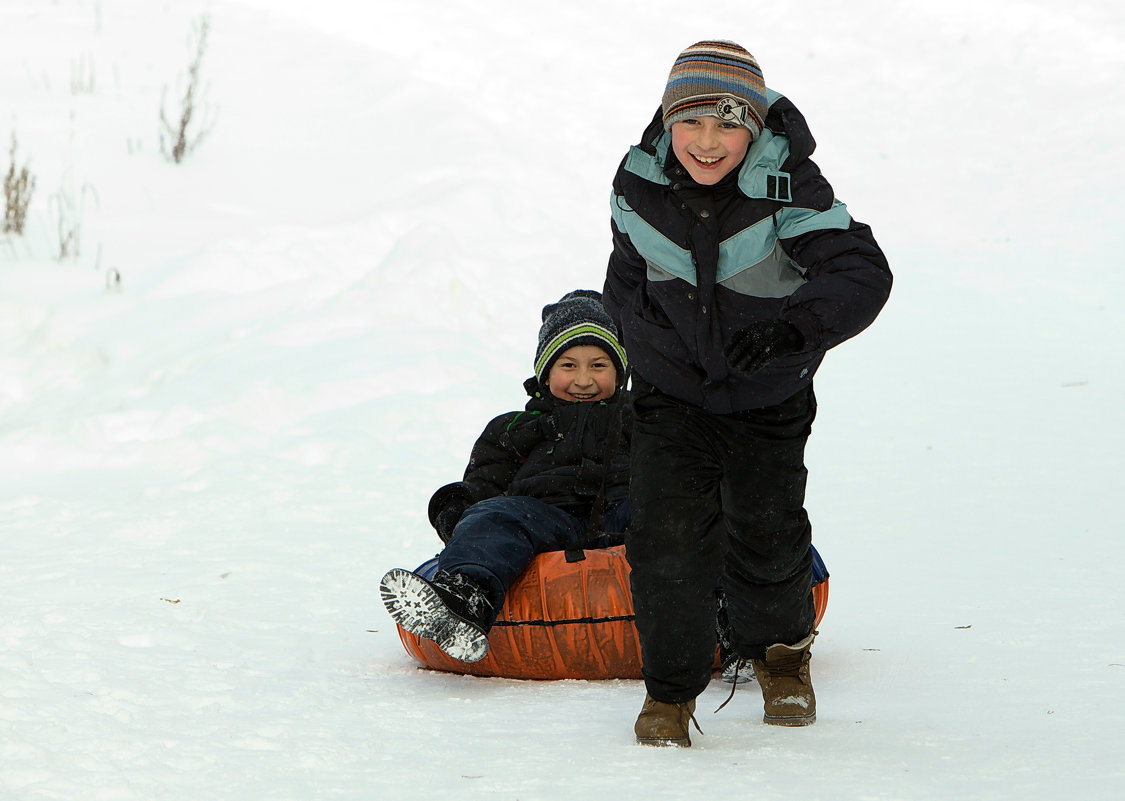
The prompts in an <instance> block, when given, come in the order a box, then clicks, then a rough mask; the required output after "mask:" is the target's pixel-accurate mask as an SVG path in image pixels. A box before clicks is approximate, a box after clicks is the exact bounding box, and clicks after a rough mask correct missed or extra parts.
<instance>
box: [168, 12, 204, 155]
mask: <svg viewBox="0 0 1125 801" xmlns="http://www.w3.org/2000/svg"><path fill="white" fill-rule="evenodd" d="M192 27H193V31H194V36H193V39H194V48H193V50H194V57H193V59H192V62H191V64H190V65H189V66H188V73H187V81H186V83H187V86H186V87H185V88H184V94H183V97H182V98H181V100H180V112H179V115H178V119H177V120H176V121H175V122H172V121H170V120H169V117H168V114H166V113H165V102H166V100H167V98H168V87H167V86H165V87H164V91H163V92H162V93H161V95H160V150H161V152H162V153H164V156H165V157H166V158H167V159H168V160H169V161H172V162H173V163H175V164H179V163H180V162H181V161H183V160H184V157H185V156H187V155H188V154H189V153H191V152H192V151H193V150H195V148H197V147H198V146H199V143H200V142H202V141H203V139H204V137H205V136H206V135H207V134H208V133H210V132H211V128H213V127H214V122H215V121H214V115H213V113H212V110H211V109H210V107H209V106H207V105H206V104H205V103H204V104H203V105H202V106H201V107H200V105H199V104H200V103H201V100H202V98H201V90H200V84H199V66H200V63H201V62H202V61H203V52H204V50H206V47H207V33H208V31H209V30H210V28H211V20H210V18H209V17H208V16H207V15H204V16H202V17H200V18H199V20H197V21H196V23H195V24H194V25H193V26H192ZM181 78H182V76H181ZM197 115H199V119H198V120H197ZM193 123H194V124H193Z"/></svg>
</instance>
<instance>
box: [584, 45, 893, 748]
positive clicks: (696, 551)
mask: <svg viewBox="0 0 1125 801" xmlns="http://www.w3.org/2000/svg"><path fill="white" fill-rule="evenodd" d="M814 147H815V144H814V142H813V138H812V135H811V134H810V133H809V130H808V127H807V126H806V124H805V121H804V118H803V117H802V116H801V114H800V112H799V111H797V109H796V107H794V105H793V104H792V103H791V102H790V101H789V100H788V99H786V98H785V97H782V96H781V95H779V94H777V93H776V92H772V91H770V90H768V89H767V88H766V86H765V83H764V81H763V79H762V72H761V69H760V68H759V66H758V63H757V62H756V61H755V59H754V57H753V56H752V55H751V54H750V53H748V52H747V51H746V50H745V49H744V48H742V47H740V46H739V45H737V44H735V43H733V42H728V41H721V40H715V41H704V42H699V43H697V44H695V45H693V46H692V47H689V48H688V49H687V50H685V51H684V52H683V53H681V54H680V56H679V57H678V58H677V59H676V62H675V64H674V65H673V67H672V71H671V74H670V75H669V78H668V83H667V86H666V90H665V93H664V97H663V102H662V104H661V109H660V110H659V111H658V112H657V114H656V117H655V118H654V119H653V121H652V123H651V124H650V125H649V126H648V128H647V129H646V130H645V133H644V135H643V137H642V139H641V142H640V144H639V145H637V146H635V147H633V148H631V149H630V151H629V153H628V155H627V156H626V157H625V159H624V160H623V161H622V163H621V166H620V168H619V169H618V172H617V175H616V177H615V179H614V184H613V198H612V201H611V210H612V220H613V252H612V254H611V256H610V260H609V269H608V274H607V276H606V282H605V289H604V295H603V302H604V303H605V306H606V309H607V310H608V311H609V313H610V315H611V316H612V317H613V318H614V320H615V321H616V323H617V326H618V330H619V331H620V332H621V335H622V340H623V342H624V344H625V347H626V349H627V351H628V353H629V359H630V360H631V362H632V365H633V371H634V373H633V406H634V415H635V418H634V419H635V427H634V431H633V452H632V458H633V474H632V484H631V489H630V506H631V508H632V517H633V520H632V525H631V528H630V531H629V534H628V536H627V538H626V549H627V554H628V558H629V563H630V565H631V567H632V591H633V602H634V608H635V612H636V623H637V629H638V633H639V635H640V641H641V653H642V658H643V662H644V674H645V685H646V689H647V691H648V692H647V695H646V698H645V703H644V705H643V707H642V710H641V713H640V716H639V717H638V720H637V723H636V726H635V733H636V735H637V739H638V741H639V742H641V743H644V744H651V745H668V744H676V745H690V744H691V742H690V739H689V737H688V728H687V723H688V721H689V720H690V719H691V716H692V713H693V712H694V709H695V698H696V696H697V695H699V693H701V692H702V691H703V689H704V688H705V687H706V686H707V683H708V681H709V679H710V670H711V663H712V659H713V658H714V653H715V635H714V627H713V626H712V625H710V623H711V621H712V620H713V618H714V613H715V607H714V594H713V592H714V588H715V587H716V586H719V585H720V584H721V586H722V587H723V589H724V591H725V593H726V603H727V611H728V614H729V619H730V625H731V629H732V647H733V649H734V651H735V653H736V654H737V655H738V656H739V657H741V658H743V659H748V660H750V661H752V663H753V666H754V670H755V673H756V675H757V677H758V682H759V684H760V685H761V688H762V693H763V698H764V703H765V717H764V720H765V722H766V723H771V724H777V725H785V726H800V725H806V724H809V723H812V722H813V721H815V719H816V699H815V696H814V694H813V689H812V683H811V679H810V675H809V654H810V648H811V646H812V641H813V635H814V634H815V632H813V631H812V624H813V619H814V613H813V604H812V596H811V566H812V556H811V549H810V547H811V539H812V531H811V527H810V525H809V521H808V516H807V514H806V512H805V509H804V492H805V478H806V471H805V465H804V448H805V443H806V440H807V438H808V435H809V432H810V429H811V424H812V421H813V417H814V416H815V412H816V401H815V398H814V395H813V389H812V379H813V374H814V373H815V372H816V369H817V367H818V366H819V365H820V362H821V359H822V358H823V357H824V353H825V351H827V350H828V349H829V348H831V347H834V346H836V345H838V344H840V343H841V342H843V341H844V340H846V339H848V338H849V337H852V336H854V335H855V334H857V333H859V332H860V331H862V330H863V329H864V328H866V327H867V326H868V325H869V324H870V323H871V322H872V321H873V320H874V319H875V316H876V315H877V314H878V312H879V310H880V309H881V308H882V306H883V304H884V303H885V302H886V299H887V296H888V294H889V292H890V287H891V273H890V270H889V268H888V265H887V262H886V259H885V257H884V256H883V253H882V251H881V250H880V248H879V246H878V245H877V244H876V242H875V240H874V238H873V237H872V235H871V231H870V229H869V228H868V227H867V226H866V225H863V224H862V223H859V222H856V221H855V220H853V219H852V218H851V216H850V215H849V214H848V212H847V210H846V208H845V207H844V204H843V203H841V202H840V201H838V200H836V198H835V197H834V194H833V191H832V187H831V186H830V185H829V184H828V182H827V181H826V180H825V179H824V177H823V176H822V175H821V174H820V171H819V169H818V168H817V166H816V165H815V164H814V163H813V162H812V161H811V160H810V159H809V156H810V155H811V154H812V151H813V148H814Z"/></svg>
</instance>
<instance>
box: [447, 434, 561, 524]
mask: <svg viewBox="0 0 1125 801" xmlns="http://www.w3.org/2000/svg"><path fill="white" fill-rule="evenodd" d="M553 424H554V417H553V416H552V415H549V414H537V413H531V412H510V413H508V414H504V415H501V416H500V417H497V418H496V419H494V420H492V422H490V423H489V424H488V425H487V426H486V427H485V429H484V431H483V432H482V433H481V435H480V436H479V437H478V438H477V441H476V443H475V444H474V445H473V450H472V453H471V455H470V456H469V465H468V467H466V468H465V475H464V477H463V478H462V479H461V481H457V482H454V483H452V484H446V485H445V486H443V487H441V488H439V489H438V490H437V492H435V493H434V494H433V497H431V498H430V504H429V509H428V513H429V518H430V523H431V524H432V525H433V527H434V528H435V529H436V530H437V532H438V536H440V537H441V539H442V541H443V542H448V541H449V538H450V537H451V536H452V535H453V528H454V527H455V526H456V525H457V522H458V521H459V520H460V519H461V515H462V514H464V513H465V510H466V509H468V508H469V507H470V506H472V505H473V504H474V503H477V502H478V501H483V500H486V499H488V498H494V497H496V496H498V495H503V494H504V493H505V492H507V490H508V487H509V486H510V485H511V483H512V479H513V478H515V476H516V473H517V472H518V471H519V468H520V465H521V464H523V462H524V460H525V458H526V457H527V454H529V453H530V452H531V449H532V448H534V447H535V446H536V445H537V444H539V443H540V442H543V441H544V440H545V439H548V438H550V437H551V436H552V431H553ZM556 433H557V432H556Z"/></svg>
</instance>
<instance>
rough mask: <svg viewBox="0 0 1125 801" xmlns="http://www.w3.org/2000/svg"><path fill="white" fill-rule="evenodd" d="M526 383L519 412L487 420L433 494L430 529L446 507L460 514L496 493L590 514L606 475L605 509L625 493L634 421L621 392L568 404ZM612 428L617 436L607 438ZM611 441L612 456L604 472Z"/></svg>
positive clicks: (532, 381) (534, 383) (530, 381)
mask: <svg viewBox="0 0 1125 801" xmlns="http://www.w3.org/2000/svg"><path fill="white" fill-rule="evenodd" d="M524 388H525V389H526V390H527V392H528V395H530V396H531V397H530V399H529V400H528V402H527V405H526V406H525V408H524V410H523V411H521V412H508V413H506V414H502V415H500V416H499V417H496V418H494V419H493V420H492V421H491V422H489V424H488V425H487V426H486V427H485V429H484V432H483V433H481V435H480V437H479V438H477V441H476V444H474V445H473V450H472V454H471V456H470V457H469V465H468V467H466V468H465V476H464V478H463V479H462V480H461V481H460V482H456V483H454V484H447V485H446V486H444V487H441V488H440V489H439V490H438V491H437V492H435V493H434V496H433V498H431V500H430V508H429V516H430V522H431V523H433V524H434V526H435V528H438V525H437V522H436V521H437V518H438V516H439V515H440V514H441V513H442V511H443V510H444V509H446V508H448V506H449V505H450V504H455V505H456V504H460V505H461V507H462V508H461V509H460V510H459V511H457V512H456V513H455V515H456V516H457V517H459V516H460V512H461V511H464V508H466V507H467V506H468V505H469V504H471V503H476V502H478V501H483V500H485V499H487V498H494V497H496V496H498V495H522V496H529V497H532V498H538V499H539V500H541V501H543V502H545V503H549V504H551V505H552V506H557V507H559V508H561V509H563V510H565V511H567V512H569V513H571V514H573V515H575V516H576V517H581V518H588V517H589V515H590V512H591V510H592V508H593V505H594V501H595V499H596V498H597V497H598V494H599V493H600V492H602V491H603V476H604V478H605V483H604V493H605V494H604V501H605V504H606V505H607V506H613V505H614V504H617V503H620V502H621V501H623V500H625V498H626V497H628V494H629V432H630V427H631V426H630V423H629V417H628V414H629V410H628V404H627V398H626V397H625V393H626V390H623V389H620V390H618V391H617V394H616V395H614V397H613V398H610V399H609V400H603V401H581V402H577V403H571V402H568V401H562V400H559V399H557V398H555V397H554V396H553V395H551V394H550V393H549V392H548V391H547V390H546V389H545V388H544V387H543V386H542V385H540V384H539V383H538V382H537V381H536V380H535V379H534V378H529V379H528V380H527V381H526V382H525V383H524ZM614 428H616V429H617V434H616V436H611V432H612V430H613V429H614ZM611 440H613V441H612V442H611ZM611 446H613V447H614V453H613V455H612V456H611V457H610V459H609V465H610V469H609V473H608V475H606V471H605V464H606V461H607V456H609V453H608V449H609V448H610V447H611ZM454 522H455V521H454ZM438 533H439V534H442V531H441V529H440V528H439V531H438ZM444 537H445V535H444V534H443V538H444Z"/></svg>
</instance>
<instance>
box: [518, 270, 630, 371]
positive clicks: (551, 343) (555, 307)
mask: <svg viewBox="0 0 1125 801" xmlns="http://www.w3.org/2000/svg"><path fill="white" fill-rule="evenodd" d="M576 345H597V346H598V347H599V348H601V349H602V350H604V351H605V352H606V353H608V354H609V358H610V359H612V360H613V366H614V367H616V368H617V383H618V385H620V384H621V383H622V382H623V381H624V380H625V365H626V364H627V363H628V360H627V359H626V358H625V349H624V348H623V347H621V342H620V341H619V340H618V338H617V327H616V326H615V325H614V324H613V320H612V319H610V316H609V314H608V313H607V312H606V310H605V307H604V306H602V295H601V293H600V292H595V291H594V290H592V289H576V290H574V291H573V292H567V293H566V294H565V295H563V296H562V298H561V299H560V300H559V302H558V303H551V304H549V305H547V306H544V307H543V325H542V326H541V327H540V329H539V346H538V347H537V348H536V349H535V377H536V378H537V379H539V382H540V383H542V384H546V383H547V374H548V373H550V372H551V365H553V364H554V363H555V360H556V359H558V358H559V356H560V355H562V353H563V351H565V350H566V349H567V348H573V347H574V346H576Z"/></svg>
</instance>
